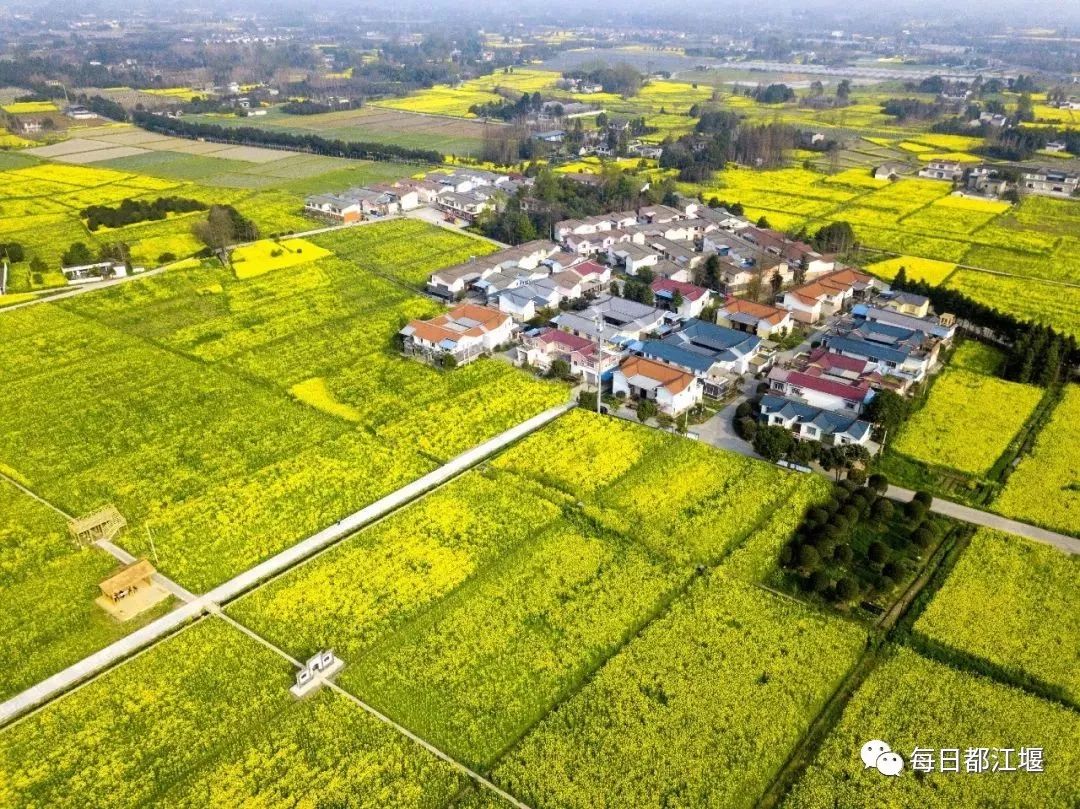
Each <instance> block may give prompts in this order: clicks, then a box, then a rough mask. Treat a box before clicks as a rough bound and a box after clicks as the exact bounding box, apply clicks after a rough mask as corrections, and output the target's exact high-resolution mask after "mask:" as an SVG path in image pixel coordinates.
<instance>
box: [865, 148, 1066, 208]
mask: <svg viewBox="0 0 1080 809" xmlns="http://www.w3.org/2000/svg"><path fill="white" fill-rule="evenodd" d="M1046 150H1047V151H1051V152H1061V151H1064V150H1065V144H1064V143H1062V142H1052V143H1048V144H1047V145H1046ZM906 170H907V168H906V166H905V165H904V164H902V163H883V164H881V165H880V166H878V167H877V168H876V169H875V170H874V177H876V178H877V179H879V180H893V179H896V178H898V177H900V176H902V175H903V174H904V173H905V171H906ZM918 176H920V177H923V178H925V179H928V180H945V181H947V182H950V183H954V184H956V185H958V186H959V187H961V188H962V190H963V191H964V192H966V193H969V194H977V195H980V196H986V197H995V198H996V197H1001V196H1002V195H1004V194H1005V192H1006V191H1008V190H1010V189H1011V188H1015V189H1016V190H1017V191H1018V192H1019V193H1021V194H1036V195H1039V196H1044V197H1058V198H1060V199H1065V198H1068V197H1073V196H1076V195H1077V193H1078V192H1080V173H1077V172H1073V171H1065V170H1063V169H1057V168H1038V169H1028V170H1025V171H1023V172H1021V174H1020V180H1019V181H1018V182H1017V183H1015V184H1014V183H1010V182H1009V181H1008V180H1007V179H1006V178H1005V177H1004V175H1003V174H1002V173H1001V172H999V171H998V169H996V168H994V167H993V166H986V165H980V166H971V165H970V164H964V163H960V162H958V161H956V160H931V161H930V162H928V163H927V164H926V165H925V166H923V167H922V168H921V169H919V172H918Z"/></svg>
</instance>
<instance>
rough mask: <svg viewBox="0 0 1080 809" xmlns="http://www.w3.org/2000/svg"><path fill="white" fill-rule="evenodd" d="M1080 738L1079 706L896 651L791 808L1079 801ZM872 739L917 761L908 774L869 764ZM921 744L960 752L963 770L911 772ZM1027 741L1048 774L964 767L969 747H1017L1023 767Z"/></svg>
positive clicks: (849, 710) (911, 808)
mask: <svg viewBox="0 0 1080 809" xmlns="http://www.w3.org/2000/svg"><path fill="white" fill-rule="evenodd" d="M1077 738H1080V716H1078V715H1077V713H1076V712H1075V711H1072V710H1069V709H1068V708H1063V707H1061V706H1060V705H1056V704H1053V703H1051V702H1047V701H1045V700H1041V699H1039V698H1038V697H1034V696H1031V695H1030V694H1027V693H1025V692H1023V691H1019V690H1017V689H1014V688H1010V687H1008V686H1004V685H1000V684H998V683H995V682H993V681H991V680H988V679H985V678H983V677H980V676H977V675H973V674H969V673H967V672H962V671H958V670H956V669H954V668H950V667H949V666H946V665H943V664H941V663H935V662H931V661H929V660H926V659H924V658H922V657H920V656H919V655H917V654H916V653H915V652H912V651H910V650H908V649H902V648H901V649H895V650H893V651H892V653H891V656H890V659H889V660H888V661H887V662H885V663H884V664H881V665H879V666H878V668H877V669H876V670H875V671H873V672H872V673H871V674H870V676H869V677H868V678H867V680H866V681H865V682H864V683H863V685H862V687H861V688H860V689H859V690H858V691H857V692H856V693H855V696H854V697H853V698H852V700H851V701H850V702H849V703H848V705H847V707H846V709H845V710H844V713H843V716H841V718H840V721H839V723H838V724H837V725H836V726H835V727H834V729H833V731H832V732H831V733H830V734H829V736H828V738H827V739H826V740H825V743H824V744H823V745H822V747H821V749H820V750H819V751H818V753H817V756H816V758H815V760H814V762H813V763H812V764H811V765H810V767H809V769H808V770H807V771H806V773H805V774H804V775H803V777H802V779H801V780H800V781H799V782H798V783H797V784H796V785H795V788H794V789H793V790H792V792H791V793H790V794H789V795H788V797H787V799H786V800H785V802H784V804H783V806H784V807H785V809H826V808H828V809H833V807H836V806H889V807H896V809H937V808H938V807H941V809H953V807H959V806H1003V807H1004V806H1017V807H1020V806H1025V807H1027V806H1030V807H1050V806H1056V807H1067V806H1074V805H1076V802H1077V801H1078V800H1080V788H1078V786H1077V783H1076V778H1075V777H1074V773H1075V772H1076V768H1077V767H1078V766H1080V752H1078V751H1077V747H1076V739H1077ZM871 739H881V740H883V741H885V742H886V743H887V744H889V745H890V746H891V747H892V749H893V750H894V751H897V752H899V753H900V754H901V755H902V756H903V757H904V758H905V760H906V761H907V762H909V763H908V765H907V767H906V769H905V771H904V772H902V773H901V774H900V775H899V777H895V778H887V777H884V776H882V775H881V773H879V772H877V770H875V769H872V768H866V769H864V765H863V762H862V761H861V760H860V756H859V753H860V750H861V749H862V746H863V744H865V743H866V742H867V741H869V740H871ZM917 747H918V748H923V749H928V750H933V751H935V752H936V751H938V750H941V749H942V748H945V749H958V750H959V751H960V764H959V766H960V772H938V771H936V767H935V772H932V773H925V774H915V773H912V772H910V771H909V770H910V761H911V753H912V752H913V751H914V749H915V748H917ZM1021 747H1038V748H1042V750H1043V753H1044V759H1045V762H1046V763H1045V767H1044V772H1024V771H1019V770H1018V771H1013V772H1001V771H998V772H993V771H987V772H982V773H969V772H965V771H964V767H965V760H964V757H965V753H966V750H967V749H968V748H995V749H996V748H1012V750H1013V752H1012V753H1011V755H1010V762H1009V765H1010V766H1012V767H1016V766H1017V764H1018V761H1019V750H1020V748H1021ZM997 755H999V756H1000V755H1001V754H997ZM999 761H1000V759H999ZM991 764H992V762H991Z"/></svg>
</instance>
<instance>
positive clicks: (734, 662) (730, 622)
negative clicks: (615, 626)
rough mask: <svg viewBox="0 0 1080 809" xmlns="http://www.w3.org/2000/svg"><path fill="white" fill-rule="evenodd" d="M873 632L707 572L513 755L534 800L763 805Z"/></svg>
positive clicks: (509, 775) (498, 775) (526, 797)
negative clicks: (769, 789)
mask: <svg viewBox="0 0 1080 809" xmlns="http://www.w3.org/2000/svg"><path fill="white" fill-rule="evenodd" d="M864 642H865V633H864V631H863V630H862V629H860V628H859V627H857V626H855V625H854V624H848V623H846V622H844V621H842V620H839V619H835V618H830V617H827V616H824V615H821V614H819V613H816V612H814V611H812V610H810V609H808V608H807V607H805V606H802V605H800V604H797V603H795V602H792V601H789V600H787V599H784V598H782V597H779V596H775V595H773V594H771V593H767V592H764V591H762V590H760V589H758V588H756V587H753V586H751V585H747V584H743V583H741V582H736V581H734V580H728V579H725V578H724V577H722V576H719V575H717V576H713V577H710V578H705V579H702V580H699V581H698V582H697V583H696V584H695V585H694V586H693V587H692V588H691V590H690V592H689V593H688V594H687V595H686V597H685V598H683V599H682V600H680V601H679V602H678V603H677V604H676V605H675V606H674V607H673V608H672V609H671V611H670V612H669V613H668V614H667V615H665V616H664V617H663V618H661V619H660V620H658V621H657V622H656V623H654V624H653V625H651V626H650V627H649V628H648V629H647V630H646V631H645V632H644V633H643V634H642V635H641V636H639V637H638V638H636V639H635V640H634V641H632V642H631V643H630V644H629V645H628V646H627V647H626V648H625V649H624V650H623V651H622V652H620V653H619V654H618V655H616V656H615V657H614V658H612V659H611V660H610V661H609V662H608V663H607V665H605V666H604V667H603V668H602V669H601V670H600V672H599V673H598V674H597V676H596V677H595V678H593V679H592V680H591V681H590V682H589V683H588V684H587V685H586V686H585V688H584V689H582V690H581V691H580V692H579V693H578V694H576V695H575V696H573V697H572V698H571V699H570V700H569V701H567V702H566V703H565V704H563V705H562V706H560V707H559V708H558V709H557V710H555V711H554V712H553V713H552V714H551V715H550V716H548V717H547V718H546V719H545V720H544V721H543V722H541V723H540V725H539V726H538V727H537V728H536V729H535V730H534V731H533V732H532V733H530V734H529V735H528V736H526V737H525V739H524V741H523V742H522V743H521V745H520V746H519V747H518V748H517V749H516V750H514V751H513V752H511V753H510V755H509V756H508V757H507V758H506V760H505V761H503V762H502V763H500V764H499V765H498V766H497V767H496V768H495V772H494V777H495V781H496V782H497V783H498V784H500V785H502V786H504V787H506V788H507V789H509V790H510V791H511V792H512V793H513V794H515V795H517V796H519V797H520V798H521V799H522V800H523V801H525V802H526V803H527V804H529V805H530V806H534V807H538V808H539V809H547V808H548V807H561V808H565V809H569V808H570V807H583V808H584V807H593V806H664V805H670V806H724V807H752V806H754V805H755V803H756V801H757V799H758V797H759V796H760V795H761V793H762V792H763V791H764V789H765V787H766V786H767V785H768V783H769V781H770V780H771V779H772V777H773V776H774V775H775V773H776V771H777V770H778V769H779V768H780V766H781V765H782V764H783V763H784V761H785V759H786V758H787V756H788V754H789V753H790V751H791V750H792V748H793V747H794V745H795V744H796V743H797V741H798V740H799V738H800V737H801V736H802V735H803V733H804V732H805V731H806V729H807V727H808V725H809V723H810V722H811V720H812V719H813V718H814V716H815V715H816V713H817V711H818V710H819V709H820V708H821V706H822V704H823V702H824V701H825V699H826V698H827V697H828V696H829V694H830V693H831V692H832V690H833V689H834V688H835V687H836V685H837V684H838V682H839V681H840V679H841V678H842V677H843V675H844V673H845V672H846V671H847V669H848V668H849V667H850V666H851V664H852V663H853V662H854V660H855V658H856V656H857V654H858V651H859V649H860V648H861V647H862V646H863V644H864Z"/></svg>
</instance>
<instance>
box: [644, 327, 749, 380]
mask: <svg viewBox="0 0 1080 809" xmlns="http://www.w3.org/2000/svg"><path fill="white" fill-rule="evenodd" d="M663 342H664V344H665V345H667V346H669V347H672V348H677V349H681V350H682V351H685V352H689V353H691V354H694V355H696V356H698V357H700V358H704V359H706V360H708V362H709V368H710V369H712V368H714V367H715V369H716V370H719V371H724V372H726V373H728V374H731V375H732V376H739V375H742V374H746V373H748V372H749V371H750V370H751V364H752V362H753V360H754V358H755V357H756V356H757V355H758V352H759V351H760V349H761V339H760V338H759V337H757V336H756V335H752V334H747V333H746V332H741V331H737V330H735V329H729V328H725V327H724V326H718V325H716V324H715V323H709V322H708V321H705V320H699V319H697V318H694V319H691V320H688V321H686V323H685V324H683V326H682V328H681V329H679V330H678V331H676V332H673V333H671V334H669V335H667V336H666V337H665V338H664V339H663ZM668 361H671V360H670V359H669V360H668Z"/></svg>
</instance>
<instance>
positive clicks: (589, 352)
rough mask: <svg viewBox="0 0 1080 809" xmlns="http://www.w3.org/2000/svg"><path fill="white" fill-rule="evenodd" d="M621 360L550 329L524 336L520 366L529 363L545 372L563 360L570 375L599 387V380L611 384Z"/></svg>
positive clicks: (580, 339)
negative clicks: (556, 361)
mask: <svg viewBox="0 0 1080 809" xmlns="http://www.w3.org/2000/svg"><path fill="white" fill-rule="evenodd" d="M620 359H621V356H620V355H619V354H618V353H617V352H614V351H608V350H606V349H601V348H600V346H599V345H597V344H596V343H595V342H593V341H592V340H588V339H586V338H584V337H578V336H577V335H575V334H571V333H570V332H566V331H562V330H560V329H555V328H552V327H550V326H545V327H543V328H540V329H534V330H531V331H529V332H526V333H525V334H523V335H522V338H521V344H520V345H519V346H518V347H517V356H516V360H517V362H518V364H524V363H528V364H529V365H531V366H532V367H534V368H538V369H540V370H541V371H549V370H550V369H551V363H553V362H554V361H555V360H563V361H564V362H566V363H567V364H568V365H569V366H570V373H571V374H572V375H573V376H576V377H580V378H581V380H582V381H583V382H584V383H585V384H587V385H595V384H596V380H597V377H598V376H599V378H600V380H601V383H603V382H604V381H606V380H610V379H611V376H612V374H613V372H614V370H615V367H616V366H617V365H618V364H619V361H620Z"/></svg>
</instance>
